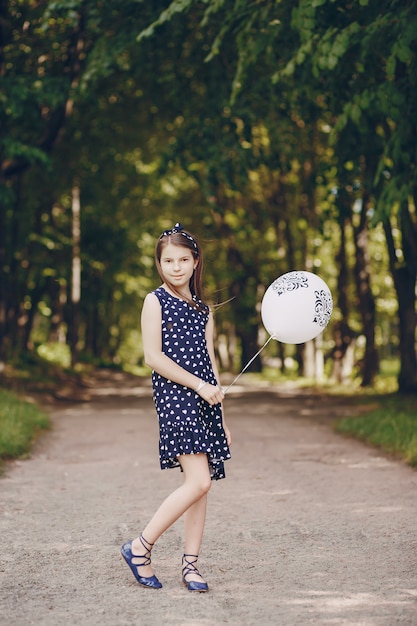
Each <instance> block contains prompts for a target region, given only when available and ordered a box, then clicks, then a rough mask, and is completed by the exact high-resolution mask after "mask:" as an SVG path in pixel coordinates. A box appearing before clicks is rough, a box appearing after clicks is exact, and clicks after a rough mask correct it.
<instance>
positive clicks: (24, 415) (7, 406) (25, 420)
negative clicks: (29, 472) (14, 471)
mask: <svg viewBox="0 0 417 626" xmlns="http://www.w3.org/2000/svg"><path fill="white" fill-rule="evenodd" d="M49 426H50V420H49V417H48V415H47V414H46V413H45V412H44V411H42V409H40V408H39V407H38V406H37V405H36V404H33V403H31V402H27V401H25V400H21V399H20V398H19V397H18V396H17V395H15V394H14V393H12V392H10V391H6V390H3V389H0V461H2V460H3V461H4V460H6V459H15V458H18V457H21V456H23V455H24V454H27V453H28V452H29V450H30V447H31V444H32V442H33V440H34V439H35V437H36V435H37V434H38V432H39V431H40V430H42V429H47V428H49Z"/></svg>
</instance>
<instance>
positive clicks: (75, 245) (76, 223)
mask: <svg viewBox="0 0 417 626" xmlns="http://www.w3.org/2000/svg"><path fill="white" fill-rule="evenodd" d="M71 209H72V269H71V308H70V328H71V332H70V349H71V365H72V366H73V367H74V365H75V364H76V363H77V361H78V341H79V320H80V300H81V256H80V255H81V249H80V240H81V225H80V213H81V204H80V186H79V182H78V181H74V184H73V187H72V207H71Z"/></svg>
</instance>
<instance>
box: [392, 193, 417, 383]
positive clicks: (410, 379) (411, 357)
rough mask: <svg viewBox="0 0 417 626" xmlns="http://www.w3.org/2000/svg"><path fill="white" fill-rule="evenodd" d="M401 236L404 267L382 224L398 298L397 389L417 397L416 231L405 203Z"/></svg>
mask: <svg viewBox="0 0 417 626" xmlns="http://www.w3.org/2000/svg"><path fill="white" fill-rule="evenodd" d="M400 215H401V234H402V242H403V253H404V263H403V264H402V265H400V264H399V263H398V259H397V255H396V251H395V242H394V237H393V233H392V227H391V223H390V221H389V219H387V220H385V222H384V230H385V237H386V241H387V247H388V254H389V260H390V269H391V273H392V276H393V279H394V286H395V290H396V293H397V298H398V318H399V334H400V346H399V351H400V372H399V375H398V389H399V391H400V392H403V393H417V357H416V348H415V337H416V324H417V319H416V310H415V307H416V291H415V290H416V278H417V264H416V258H415V255H414V252H413V251H414V250H415V239H416V231H415V227H414V225H413V223H412V221H411V216H410V213H409V209H408V205H407V203H403V205H402V206H401V208H400Z"/></svg>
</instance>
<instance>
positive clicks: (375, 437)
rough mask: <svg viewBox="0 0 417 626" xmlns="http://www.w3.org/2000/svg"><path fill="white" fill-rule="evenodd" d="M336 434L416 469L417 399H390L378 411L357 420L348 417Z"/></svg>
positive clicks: (342, 421) (384, 401)
mask: <svg viewBox="0 0 417 626" xmlns="http://www.w3.org/2000/svg"><path fill="white" fill-rule="evenodd" d="M335 428H336V431H337V432H339V433H344V434H347V435H350V436H352V437H355V438H356V439H360V440H362V441H365V442H367V443H370V444H372V445H374V446H377V447H378V448H381V449H382V450H384V451H385V452H388V453H390V454H395V455H397V456H400V457H401V458H402V459H404V460H405V461H406V462H407V463H409V464H410V465H411V466H412V467H417V399H416V397H410V396H406V397H404V396H400V395H398V396H389V397H387V398H383V399H381V405H380V406H379V408H377V409H375V410H373V411H371V412H369V413H366V414H365V415H361V416H359V417H347V418H343V419H341V420H339V421H338V422H337V423H336V425H335Z"/></svg>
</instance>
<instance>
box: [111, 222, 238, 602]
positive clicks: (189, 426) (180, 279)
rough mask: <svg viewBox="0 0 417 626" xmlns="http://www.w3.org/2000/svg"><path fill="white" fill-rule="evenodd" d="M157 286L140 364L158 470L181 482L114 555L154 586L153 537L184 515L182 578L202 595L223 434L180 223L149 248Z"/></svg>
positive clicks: (203, 312) (195, 251) (202, 312)
mask: <svg viewBox="0 0 417 626" xmlns="http://www.w3.org/2000/svg"><path fill="white" fill-rule="evenodd" d="M155 262H156V266H157V269H158V273H159V276H160V278H161V280H162V285H161V286H160V287H158V289H156V290H155V291H153V292H152V293H149V294H148V295H147V296H146V298H145V301H144V305H143V309H142V339H143V349H144V355H145V361H146V363H147V365H149V367H151V368H152V370H153V371H152V387H153V397H154V402H155V408H156V412H157V414H158V419H159V434H160V436H159V451H160V464H161V469H168V468H173V467H180V468H181V471H182V472H183V475H184V480H183V484H182V485H181V486H180V487H178V488H177V489H176V490H175V491H174V492H173V493H171V494H170V495H169V496H168V497H167V498H166V499H165V500H164V501H163V502H162V504H161V505H160V507H159V509H158V510H157V511H156V513H155V514H154V516H153V517H152V519H151V520H150V522H149V523H148V525H147V526H146V527H145V528H144V529H143V532H142V534H141V535H140V536H139V537H138V538H137V539H134V540H133V541H128V542H127V543H125V544H124V545H123V546H122V549H121V553H122V556H123V558H124V559H125V561H126V563H127V564H128V565H129V567H130V568H131V570H132V572H133V575H134V576H135V578H136V580H137V581H138V583H139V584H141V585H143V586H144V587H151V588H153V589H159V588H161V587H162V584H161V583H160V582H159V580H158V578H157V577H156V576H155V575H154V572H153V570H152V566H151V550H152V547H153V545H154V544H155V542H156V541H157V539H159V537H160V536H161V535H162V533H164V532H165V531H166V530H167V529H168V528H169V527H170V526H171V525H172V524H173V523H174V522H175V521H176V520H177V519H179V518H180V517H181V516H184V531H185V549H184V554H183V557H182V579H183V582H184V584H185V585H186V587H187V588H188V589H189V590H190V591H199V592H204V591H208V585H207V583H206V582H205V581H204V579H203V578H202V576H201V574H200V573H199V571H198V569H197V559H198V555H199V552H200V546H201V542H202V537H203V531H204V524H205V519H206V507H207V494H208V491H209V489H210V486H211V480H219V479H221V478H225V472H224V464H223V462H224V461H225V460H226V459H229V458H230V450H229V445H230V443H231V438H230V432H229V430H228V428H227V426H226V423H225V421H224V418H223V415H222V404H221V403H222V400H223V398H224V394H223V391H222V389H221V388H220V387H219V385H218V380H219V373H218V370H217V365H216V360H215V354H214V323H213V316H212V313H211V311H210V309H209V307H208V306H207V305H206V304H205V303H204V302H203V300H202V270H203V257H202V251H201V248H200V246H199V244H198V242H197V240H196V239H195V237H193V236H192V235H191V234H190V233H189V232H187V231H185V230H184V229H183V227H182V226H181V224H176V225H175V226H174V228H172V229H171V230H166V231H165V232H163V233H162V235H161V236H160V238H159V241H158V243H157V245H156V250H155Z"/></svg>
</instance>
